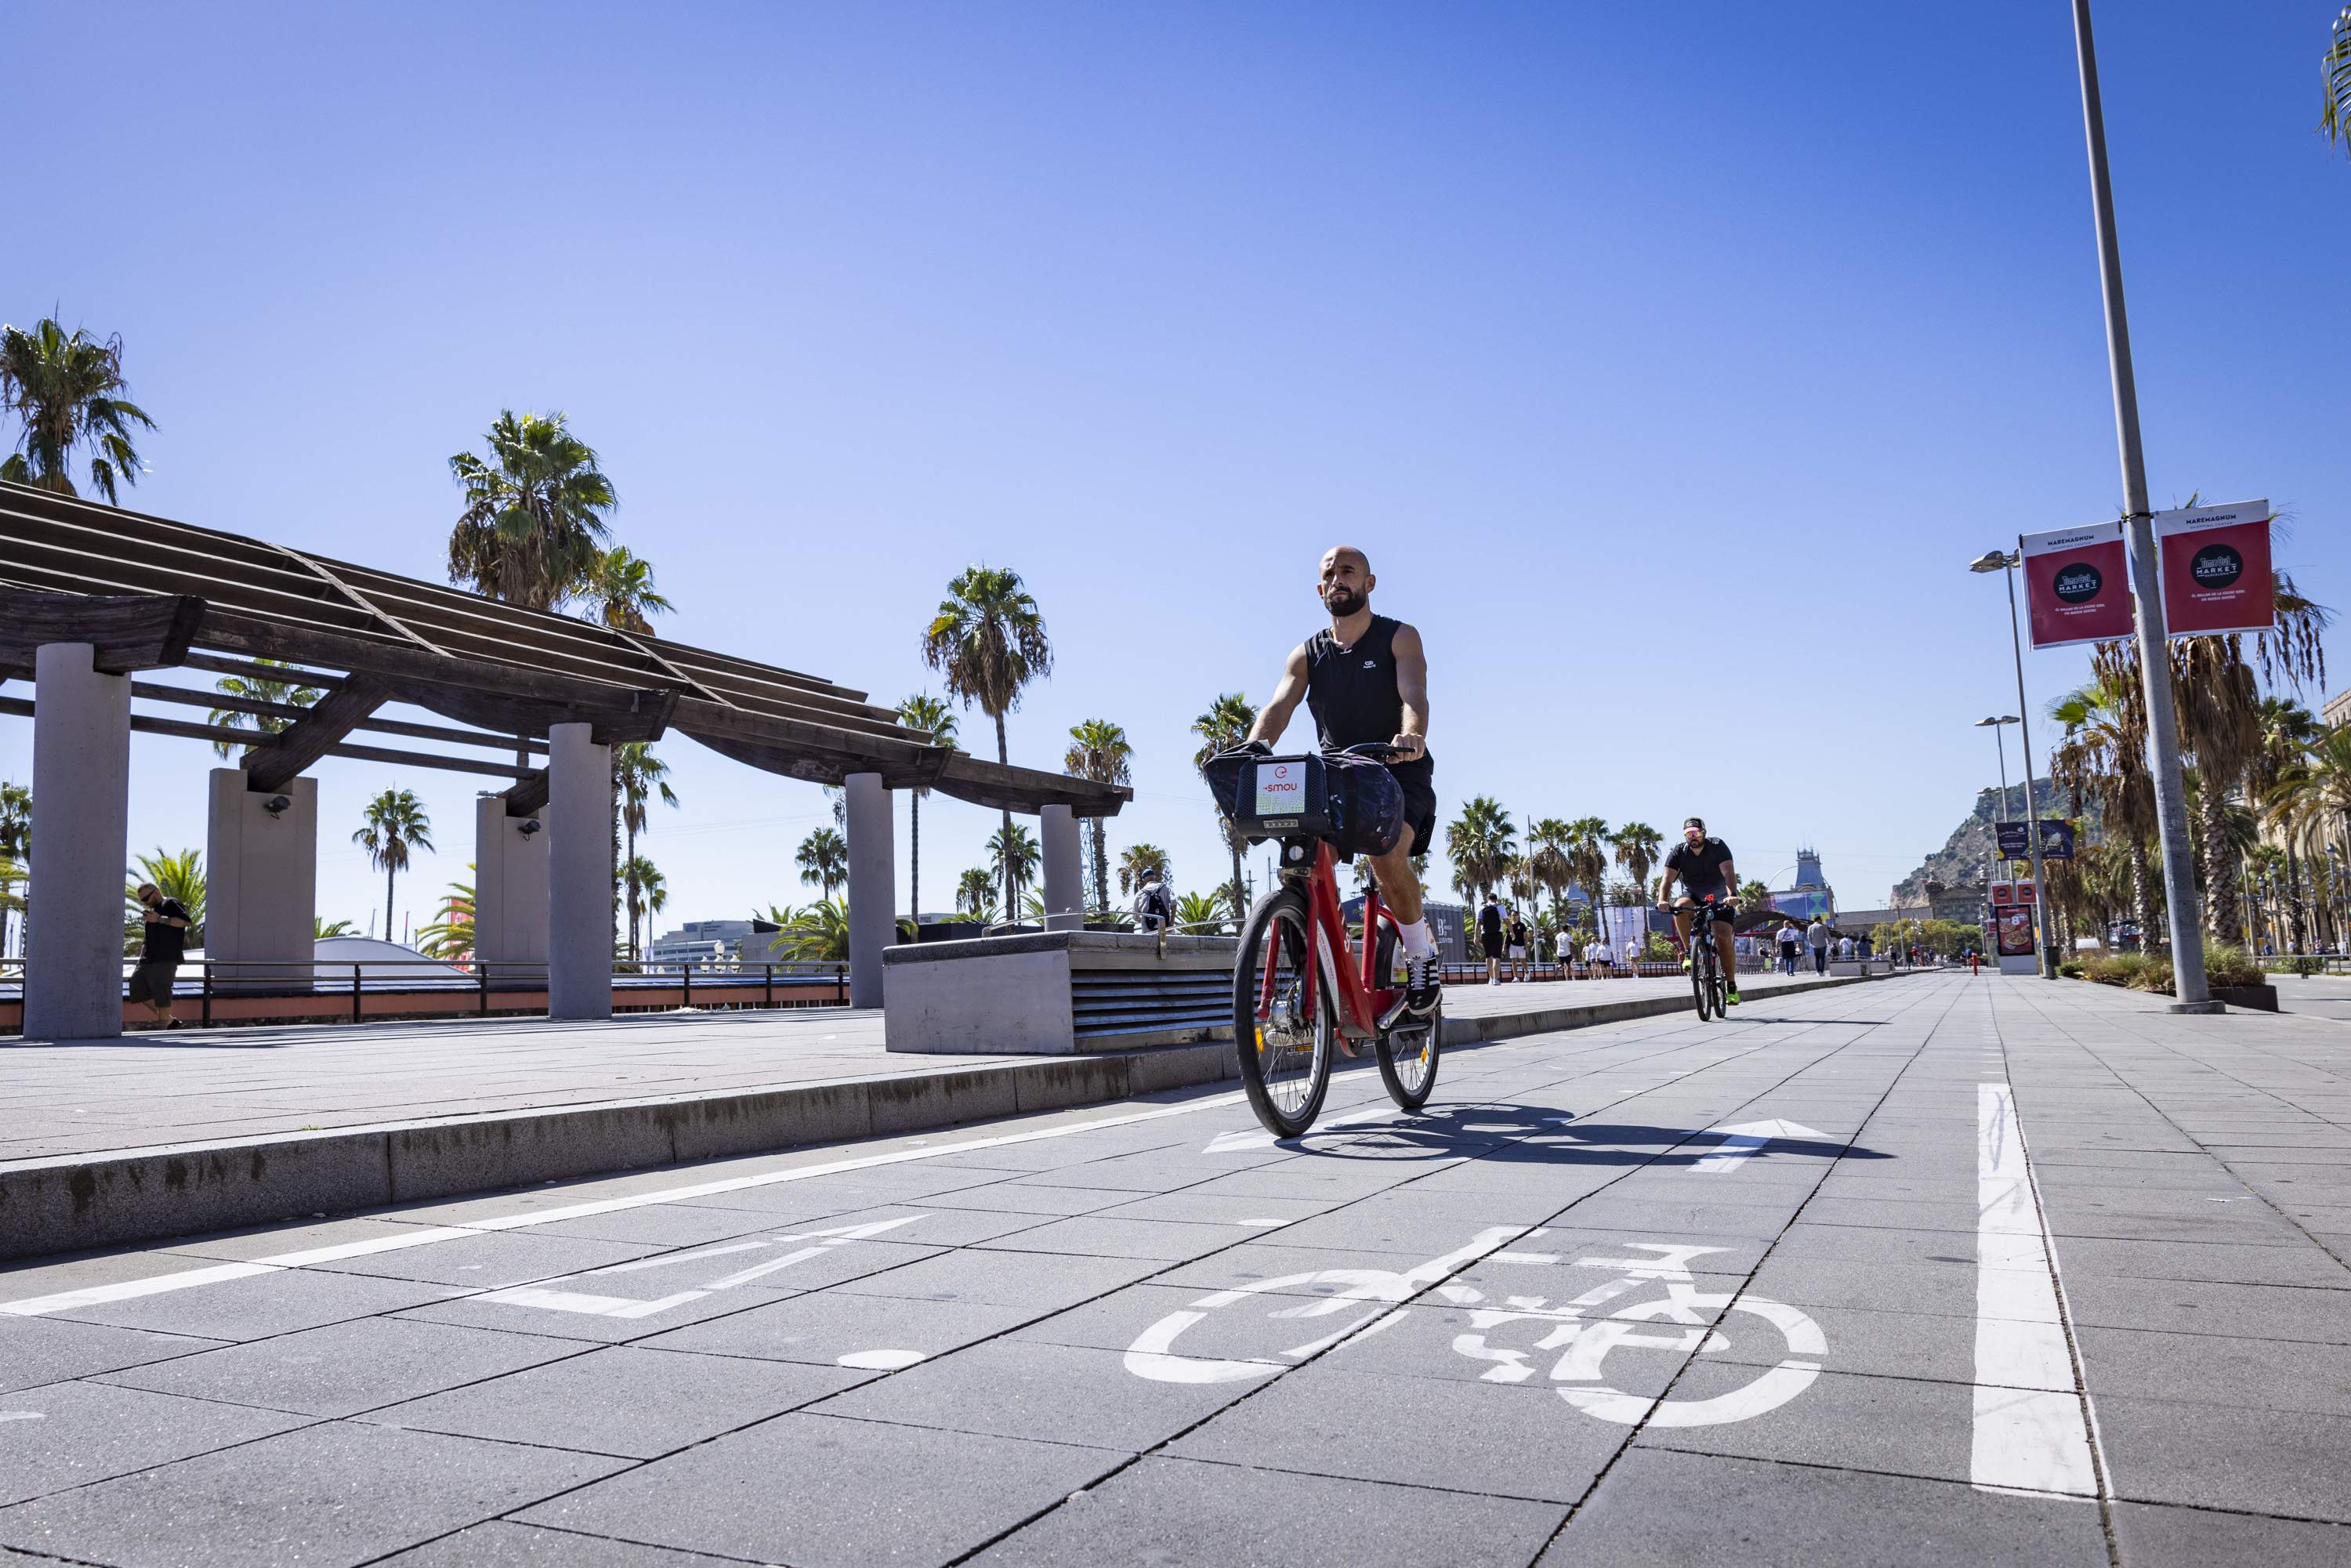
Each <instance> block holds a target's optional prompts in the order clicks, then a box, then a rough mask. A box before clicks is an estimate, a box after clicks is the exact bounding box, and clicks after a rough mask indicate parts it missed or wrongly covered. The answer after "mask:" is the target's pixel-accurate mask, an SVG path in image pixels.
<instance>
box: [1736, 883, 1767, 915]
mask: <svg viewBox="0 0 2351 1568" xmlns="http://www.w3.org/2000/svg"><path fill="white" fill-rule="evenodd" d="M1739 902H1740V903H1741V904H1745V905H1746V906H1747V907H1748V908H1750V909H1769V908H1771V889H1770V888H1768V887H1766V886H1764V885H1763V884H1762V883H1760V882H1753V881H1749V882H1743V883H1740V884H1739Z"/></svg>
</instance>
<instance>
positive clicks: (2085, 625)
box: [2017, 523, 2137, 648]
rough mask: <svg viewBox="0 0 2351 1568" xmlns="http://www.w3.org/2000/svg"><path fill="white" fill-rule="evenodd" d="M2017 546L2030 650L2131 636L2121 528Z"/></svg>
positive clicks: (2108, 526) (2062, 534)
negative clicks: (2027, 616)
mask: <svg viewBox="0 0 2351 1568" xmlns="http://www.w3.org/2000/svg"><path fill="white" fill-rule="evenodd" d="M2017 545H2018V553H2019V554H2020V555H2021V556H2022V558H2023V567H2024V602H2025V605H2026V608H2027V609H2028V611H2029V612H2030V614H2031V618H2032V645H2033V646H2034V647H2036V648H2064V647H2070V646H2071V645H2073V644H2074V643H2104V642H2107V641H2110V640H2112V639H2114V638H2116V637H2127V636H2129V635H2130V634H2131V628H2132V627H2133V626H2134V625H2135V624H2137V622H2135V621H2134V620H2133V618H2132V613H2131V591H2130V564H2129V561H2128V560H2127V559H2126V557H2125V554H2124V550H2123V526H2122V524H2120V523H2092V524H2090V525H2089V526H2088V527H2087V528H2059V529H2058V530H2057V531H2056V532H2054V533H2047V534H2027V535H2025V536H2024V537H2023V538H2022V539H2019V540H2018V541H2017Z"/></svg>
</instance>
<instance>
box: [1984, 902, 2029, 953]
mask: <svg viewBox="0 0 2351 1568" xmlns="http://www.w3.org/2000/svg"><path fill="white" fill-rule="evenodd" d="M1992 940H1993V943H1994V944H1995V946H1996V950H1997V951H1998V952H1999V954H2000V956H2001V957H2003V958H2030V957H2031V956H2032V906H2031V905H2030V904H2010V905H2009V906H2008V907H2007V908H2005V909H2002V910H2001V911H1999V912H1998V913H1997V914H1996V915H1994V917H1993V919H1992Z"/></svg>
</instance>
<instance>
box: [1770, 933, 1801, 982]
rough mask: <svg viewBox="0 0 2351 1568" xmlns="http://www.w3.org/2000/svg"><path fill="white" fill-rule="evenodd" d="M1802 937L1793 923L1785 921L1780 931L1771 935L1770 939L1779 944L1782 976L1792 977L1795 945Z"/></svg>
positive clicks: (1794, 968)
mask: <svg viewBox="0 0 2351 1568" xmlns="http://www.w3.org/2000/svg"><path fill="white" fill-rule="evenodd" d="M1802 935H1803V934H1802V932H1800V931H1798V930H1797V929H1796V927H1795V924H1794V922H1792V921H1787V920H1783V921H1782V922H1781V923H1780V929H1779V930H1777V931H1775V932H1773V933H1772V934H1771V939H1772V940H1773V941H1775V942H1777V943H1779V944H1780V972H1781V973H1782V974H1783V975H1792V974H1794V973H1795V972H1796V944H1797V942H1798V941H1799V940H1801V939H1802Z"/></svg>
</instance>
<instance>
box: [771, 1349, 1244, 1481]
mask: <svg viewBox="0 0 2351 1568" xmlns="http://www.w3.org/2000/svg"><path fill="white" fill-rule="evenodd" d="M1241 1392H1242V1391H1241V1390H1240V1389H1238V1388H1235V1387H1233V1386H1232V1385H1229V1384H1222V1383H1213V1384H1198V1383H1163V1382H1158V1381H1155V1380H1152V1379H1147V1378H1140V1377H1136V1376H1134V1375H1132V1374H1130V1373H1129V1372H1128V1371H1127V1370H1126V1367H1125V1365H1124V1361H1123V1357H1122V1356H1121V1355H1120V1354H1118V1353H1117V1352H1115V1351H1108V1350H1087V1349H1081V1348H1078V1347H1076V1346H1072V1345H1061V1344H1046V1343H1036V1342H1033V1341H1014V1340H1000V1339H999V1340H991V1341H988V1342H987V1343H983V1344H976V1345H972V1346H969V1347H967V1348H966V1349H963V1350H958V1351H955V1352H953V1353H951V1354H947V1355H945V1356H941V1357H939V1358H938V1359H936V1360H933V1361H926V1362H925V1363H923V1364H921V1365H918V1366H913V1367H909V1368H907V1369H906V1370H905V1371H904V1372H900V1373H896V1374H894V1375H891V1376H889V1377H886V1378H883V1379H882V1380H881V1381H879V1382H876V1383H872V1384H869V1385H866V1386H863V1387H860V1388H855V1389H852V1390H851V1391H850V1392H848V1393H846V1394H842V1395H839V1396H835V1397H833V1398H831V1399H828V1400H826V1401H824V1402H823V1403H822V1404H820V1405H818V1406H814V1411H815V1413H816V1414H819V1415H825V1416H847V1417H852V1418H854V1419H858V1420H864V1421H890V1422H896V1423H899V1424H902V1425H905V1426H914V1427H943V1428H946V1429H948V1430H952V1431H958V1432H977V1433H981V1434H984V1435H987V1436H991V1437H1030V1438H1036V1439H1040V1440H1050V1441H1054V1442H1063V1443H1081V1444H1084V1445H1086V1446H1088V1447H1090V1448H1115V1449H1118V1450H1120V1451H1122V1452H1124V1453H1139V1452H1141V1451H1142V1450H1143V1449H1144V1448H1150V1447H1152V1446H1153V1445H1155V1444H1158V1443H1162V1442H1165V1440H1166V1439H1168V1438H1169V1437H1174V1436H1175V1434H1176V1433H1178V1432H1180V1431H1182V1430H1183V1429H1184V1428H1185V1427H1189V1426H1191V1425H1193V1424H1194V1423H1196V1422H1197V1421H1199V1420H1201V1419H1203V1418H1204V1417H1206V1416H1208V1415H1210V1414H1211V1413H1213V1412H1214V1411H1216V1410H1218V1409H1221V1408H1222V1407H1223V1406H1226V1405H1228V1404H1229V1403H1231V1402H1232V1400H1233V1399H1235V1398H1236V1397H1238V1395H1239V1394H1240V1393H1241Z"/></svg>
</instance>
